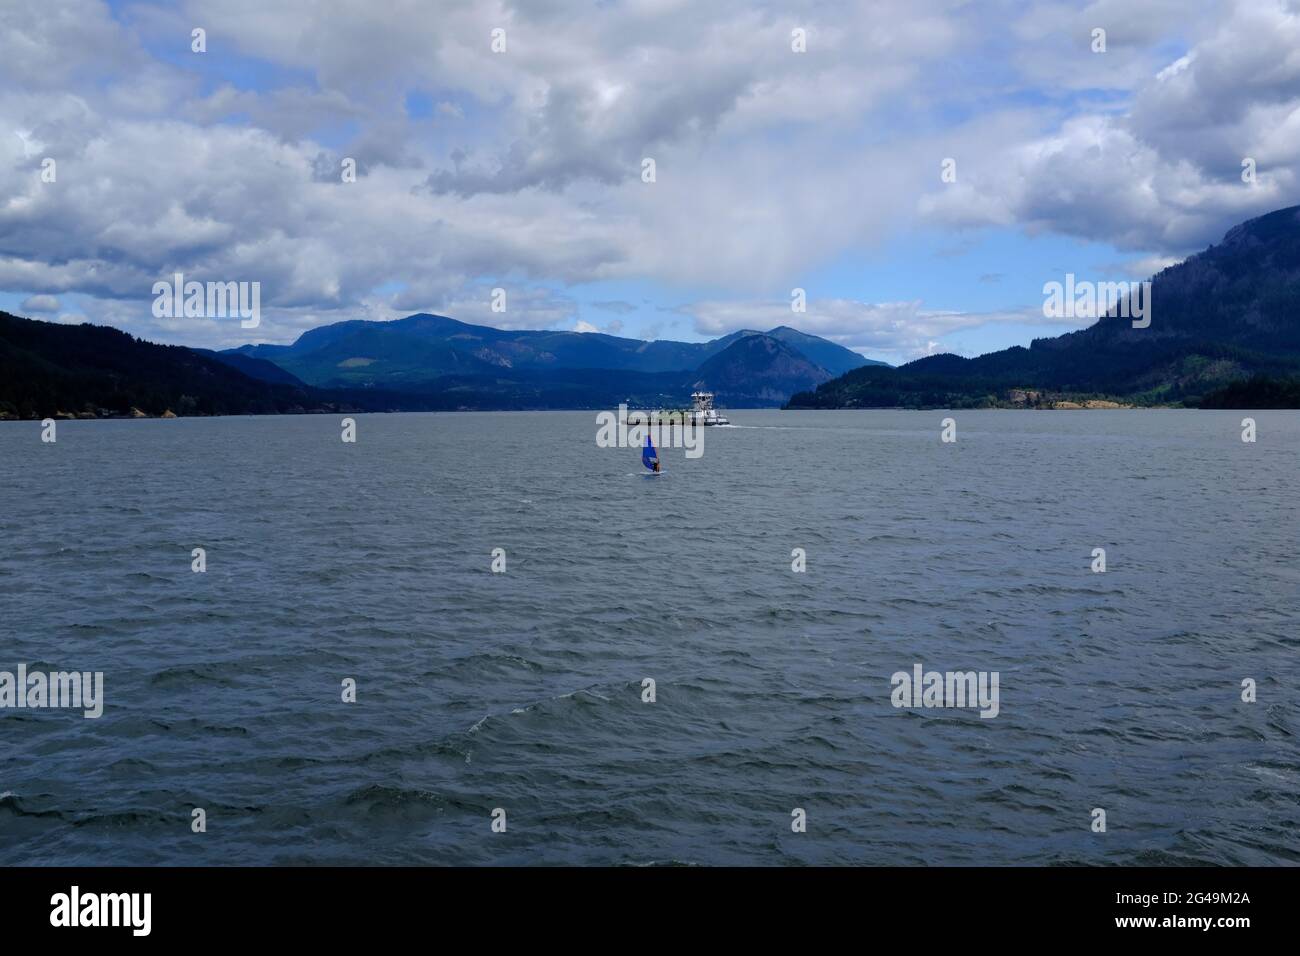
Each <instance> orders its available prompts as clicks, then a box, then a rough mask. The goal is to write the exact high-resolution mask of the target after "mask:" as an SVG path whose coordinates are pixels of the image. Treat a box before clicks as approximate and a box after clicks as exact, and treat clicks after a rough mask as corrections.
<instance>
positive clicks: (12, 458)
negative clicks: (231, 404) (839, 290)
mask: <svg viewBox="0 0 1300 956" xmlns="http://www.w3.org/2000/svg"><path fill="white" fill-rule="evenodd" d="M945 414H947V413H943V412H901V411H879V412H824V413H823V412H816V413H814V412H775V411H736V412H733V413H732V420H733V421H734V422H736V423H738V425H740V426H742V427H736V428H731V429H720V430H713V431H710V432H708V433H707V437H706V439H705V453H704V456H703V457H702V458H700V459H698V460H693V461H692V460H687V459H685V458H684V457H683V454H682V452H681V451H680V450H673V451H665V452H664V461H665V466H666V469H667V470H666V474H665V475H664V476H663V477H660V478H657V479H649V480H647V479H646V478H644V477H642V476H641V475H640V474H639V472H640V464H639V454H638V452H637V451H636V450H615V449H602V448H598V447H596V444H595V433H596V425H595V420H594V414H592V413H518V414H515V413H502V414H451V415H392V416H357V418H358V430H359V440H358V442H357V444H355V445H348V444H344V443H343V442H341V441H340V439H339V435H340V429H339V421H338V418H337V417H324V416H309V417H279V418H228V419H209V420H178V421H106V422H62V423H60V424H59V426H58V428H59V431H58V441H57V443H56V444H53V445H49V444H42V443H41V441H40V427H39V426H38V425H37V424H35V423H6V424H0V488H2V489H3V492H0V494H2V495H3V501H2V505H3V507H2V508H0V601H2V602H3V603H2V605H0V607H2V610H3V613H2V614H0V669H4V670H14V669H15V668H16V666H17V665H18V664H19V663H20V662H21V663H26V664H28V665H29V666H30V667H32V668H33V669H36V668H45V669H77V670H91V671H95V670H100V671H103V672H104V674H105V684H106V696H107V703H106V706H105V712H104V715H103V717H101V718H100V719H98V720H87V719H84V718H82V717H81V715H80V713H79V712H76V713H74V712H69V711H53V710H46V711H32V710H22V711H17V710H3V711H0V862H3V863H7V864H15V863H17V864H40V863H50V864H55V863H57V864H158V863H163V864H222V863H264V864H275V863H386V862H392V863H428V864H484V863H504V864H518V863H636V864H642V863H654V862H674V861H675V862H684V863H722V864H746V863H758V864H782V863H841V864H843V863H876V864H918V863H932V864H938V863H957V864H977V863H992V864H1004V863H1077V862H1083V863H1155V864H1162V863H1170V864H1172V863H1225V864H1226V863H1288V864H1294V863H1297V862H1300V839H1298V838H1300V748H1298V743H1300V742H1298V741H1297V736H1296V734H1297V730H1298V729H1300V722H1298V721H1297V694H1298V692H1297V686H1298V681H1297V678H1298V677H1300V666H1298V664H1297V659H1298V658H1297V655H1298V654H1300V562H1297V538H1298V535H1297V531H1298V530H1300V525H1298V523H1297V512H1296V503H1297V491H1296V476H1297V464H1298V462H1300V415H1297V414H1296V413H1293V412H1258V413H1254V417H1255V418H1256V420H1257V421H1258V426H1259V440H1258V442H1256V443H1255V444H1245V443H1243V442H1242V441H1241V440H1240V432H1241V429H1240V420H1241V418H1242V417H1243V414H1244V413H1235V412H1234V413H1228V412H1223V413H1220V412H1192V411H1187V412H1179V411H1141V412H1135V411H1125V412H1091V411H1090V412H1055V413H1031V412H959V413H956V415H955V417H956V419H957V422H958V441H957V443H956V444H955V445H946V444H942V443H941V442H940V441H939V430H940V424H939V423H940V419H941V418H943V417H944V415H945ZM195 547H203V548H206V549H207V561H208V570H207V572H206V573H205V574H195V573H193V572H192V571H191V569H190V563H191V557H190V553H191V549H193V548H195ZM1096 547H1104V548H1105V549H1106V552H1107V564H1108V571H1107V572H1106V573H1105V574H1094V573H1092V572H1091V571H1090V564H1091V562H1092V549H1093V548H1096ZM494 548H504V549H505V551H506V555H507V558H506V560H507V570H506V572H505V573H504V574H493V573H491V570H490V565H491V560H492V558H491V552H492V551H493V549H494ZM794 548H803V549H805V550H806V552H807V567H808V570H807V572H806V573H804V574H795V573H792V572H791V569H790V566H791V550H792V549H794ZM918 662H919V663H922V664H923V665H924V666H925V667H926V668H927V669H937V670H984V671H997V672H999V674H1000V695H1001V701H1000V703H1001V711H1000V713H999V715H998V716H997V717H996V718H994V719H991V720H982V719H980V718H979V716H978V715H977V713H976V712H974V711H969V710H966V711H956V710H936V709H930V710H902V709H895V708H894V707H892V706H891V703H890V689H891V688H890V675H891V674H893V673H894V672H895V671H898V670H910V669H911V667H912V665H913V664H914V663H918ZM347 677H351V678H355V680H356V681H357V686H358V699H357V702H356V703H355V704H346V703H343V702H342V700H341V692H340V683H341V681H342V680H343V679H344V678H347ZM647 677H649V678H653V679H654V680H655V681H656V683H657V701H656V702H654V703H643V702H642V680H643V679H644V678H647ZM1247 677H1249V678H1253V679H1254V680H1256V681H1257V683H1258V695H1259V700H1258V702H1257V703H1255V704H1247V703H1243V702H1242V700H1241V688H1240V684H1241V681H1242V679H1243V678H1247ZM194 807H203V808H204V809H205V810H206V811H207V817H208V832H207V833H205V834H194V833H192V832H191V831H190V811H191V809H192V808H194ZM497 807H501V808H504V809H505V810H506V813H507V826H508V828H507V831H506V832H505V833H493V832H492V830H491V816H490V814H491V812H492V810H493V809H494V808H497ZM795 807H801V808H804V809H805V810H806V812H807V817H808V832H807V833H802V834H799V833H793V832H791V827H790V822H791V810H792V808H795ZM1094 807H1102V808H1105V810H1106V812H1107V823H1108V827H1107V831H1108V832H1106V833H1105V834H1104V835H1103V834H1094V833H1092V832H1091V831H1090V826H1089V825H1090V822H1091V816H1090V811H1091V810H1092V808H1094Z"/></svg>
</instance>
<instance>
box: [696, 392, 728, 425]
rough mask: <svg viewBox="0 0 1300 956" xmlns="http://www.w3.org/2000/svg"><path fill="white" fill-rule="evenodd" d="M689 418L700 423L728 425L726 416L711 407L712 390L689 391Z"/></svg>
mask: <svg viewBox="0 0 1300 956" xmlns="http://www.w3.org/2000/svg"><path fill="white" fill-rule="evenodd" d="M691 404H692V406H693V407H692V408H691V418H693V419H694V420H695V421H697V422H699V423H700V424H701V425H730V424H731V422H730V421H728V420H727V416H725V415H723V414H721V413H720V412H719V411H718V410H717V409H716V408H714V407H713V393H712V392H692V393H691Z"/></svg>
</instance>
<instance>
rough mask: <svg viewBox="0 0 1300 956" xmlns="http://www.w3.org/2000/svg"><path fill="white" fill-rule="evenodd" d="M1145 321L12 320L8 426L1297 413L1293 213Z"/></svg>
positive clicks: (1162, 300)
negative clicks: (1031, 411) (940, 337)
mask: <svg viewBox="0 0 1300 956" xmlns="http://www.w3.org/2000/svg"><path fill="white" fill-rule="evenodd" d="M1147 305H1148V309H1149V315H1150V319H1151V321H1150V324H1149V325H1148V326H1147V327H1145V328H1135V327H1134V325H1133V323H1132V322H1131V321H1130V319H1129V318H1127V317H1125V316H1124V315H1122V314H1120V310H1119V309H1114V310H1112V311H1111V312H1110V313H1109V314H1107V315H1106V316H1104V317H1103V318H1101V319H1100V320H1099V321H1097V322H1096V323H1095V324H1093V325H1092V326H1090V327H1089V328H1086V329H1081V330H1079V331H1076V332H1070V333H1068V334H1065V335H1060V336H1056V337H1054V338H1043V339H1035V340H1034V341H1033V342H1032V343H1031V344H1030V345H1029V347H1028V348H1024V347H1019V346H1017V347H1015V348H1009V349H1003V350H1001V351H998V352H991V353H989V354H987V355H981V356H979V357H977V358H963V357H961V356H957V355H934V356H928V357H926V358H922V359H918V360H917V361H914V362H909V363H908V364H906V365H902V366H899V367H898V368H894V367H892V366H888V365H884V364H883V363H879V362H871V361H869V360H867V359H865V358H863V357H862V356H860V355H858V354H857V353H855V352H852V351H850V350H848V349H846V348H843V347H842V346H839V345H837V344H835V343H833V342H830V341H827V340H826V339H821V338H818V337H817V336H813V335H808V334H806V333H803V332H799V331H797V330H796V329H792V328H789V327H787V326H781V327H778V328H775V329H770V330H769V331H767V332H758V331H753V330H748V329H746V330H742V331H738V332H733V333H731V334H730V335H726V336H723V337H721V338H717V339H713V340H712V341H709V342H673V341H650V342H646V341H641V340H639V339H629V338H622V337H619V336H613V335H605V334H601V333H580V332H560V331H544V330H532V331H518V330H505V329H497V328H491V327H487V326H480V325H471V324H469V323H465V322H460V321H457V320H456V319H452V318H448V317H447V316H440V315H430V314H427V313H419V314H417V315H411V316H407V317H406V318H403V319H397V320H394V321H391V322H375V321H367V320H353V321H346V322H338V323H335V324H333V325H327V326H322V327H320V328H316V329H312V330H310V331H308V332H305V333H303V334H302V335H301V336H299V338H298V339H297V341H295V342H294V343H293V344H292V345H246V346H243V347H240V348H237V349H228V350H224V351H219V352H216V351H210V350H204V349H190V348H185V347H182V346H174V345H170V346H164V345H155V344H153V343H149V342H145V341H143V340H140V339H137V338H134V337H133V336H131V335H128V334H127V333H125V332H121V331H118V330H116V329H112V328H108V327H103V326H95V325H90V324H82V325H66V324H60V323H52V322H39V321H34V320H31V319H25V318H21V317H19V316H14V315H10V314H8V313H3V312H0V418H44V417H54V416H59V415H63V416H78V417H102V416H106V415H132V414H134V415H162V414H165V413H167V412H170V413H172V414H177V415H221V414H258V413H277V412H278V413H283V412H304V411H338V410H355V411H424V410H458V409H547V408H613V407H614V406H616V405H618V404H619V403H620V402H626V403H627V404H628V405H629V406H633V407H642V408H646V407H648V408H656V407H675V406H681V405H684V404H686V403H687V402H688V400H689V396H690V393H691V392H692V391H696V390H706V391H712V392H715V393H716V394H717V399H718V404H719V405H721V406H723V407H728V406H729V407H733V408H735V407H763V406H767V407H772V406H779V405H783V404H784V405H785V406H786V407H789V408H868V407H945V408H971V407H1001V406H1028V407H1058V408H1059V407H1077V406H1079V405H1114V404H1123V405H1175V406H1176V405H1183V406H1204V407H1219V408H1282V407H1287V408H1296V407H1300V206H1293V207H1289V208H1287V209H1280V210H1278V211H1276V212H1273V213H1269V214H1268V215H1265V216H1261V217H1259V218H1256V219H1251V220H1249V221H1247V222H1244V223H1242V224H1241V225H1239V226H1236V227H1234V228H1233V229H1231V230H1230V231H1229V232H1228V233H1227V234H1226V235H1225V236H1224V237H1223V240H1222V241H1221V242H1219V243H1217V244H1215V245H1212V246H1210V247H1209V248H1208V249H1206V250H1205V251H1203V252H1201V253H1198V254H1196V255H1194V256H1192V257H1190V258H1189V259H1187V260H1186V261H1184V262H1181V263H1179V264H1178V265H1174V266H1170V267H1169V268H1167V269H1164V270H1162V271H1161V272H1159V273H1158V274H1157V275H1155V276H1154V277H1153V278H1152V280H1151V292H1150V297H1149V300H1148V303H1147Z"/></svg>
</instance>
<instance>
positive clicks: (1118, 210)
mask: <svg viewBox="0 0 1300 956" xmlns="http://www.w3.org/2000/svg"><path fill="white" fill-rule="evenodd" d="M196 30H202V31H203V34H202V39H203V43H202V44H201V45H202V47H203V49H202V50H196V49H195V47H196V46H197V45H200V44H198V43H197V42H196V40H195V31H196ZM495 31H500V32H495ZM1098 31H1104V34H1101V33H1099V32H1098ZM494 47H495V49H494ZM798 47H802V49H797V48H798ZM49 160H53V167H52V169H53V175H52V176H51V175H50V174H49V172H48V171H47V170H48V169H49V168H50V167H49V164H48V162H47V161H49ZM347 160H352V161H354V163H355V169H356V176H355V177H354V179H355V181H347V180H348V177H346V176H345V175H344V168H345V163H346V161H347ZM646 160H653V164H654V169H653V172H654V175H653V178H652V181H647V178H648V177H647V175H646ZM947 161H951V162H947ZM1247 162H1249V166H1250V169H1251V170H1252V171H1253V175H1250V176H1247V175H1246V173H1245V167H1244V166H1243V163H1247ZM945 169H947V170H948V175H944V172H945ZM0 170H3V176H2V177H0V309H4V310H6V311H10V312H13V313H15V314H19V315H24V316H28V317H31V318H37V319H43V320H47V321H59V322H74V323H75V322H94V323H97V324H105V325H112V326H115V327H117V328H120V329H123V330H125V331H127V332H130V333H132V334H133V335H137V336H139V337H141V338H145V339H149V340H151V341H157V342H167V343H178V344H185V345H193V346H202V347H208V348H225V347H233V346H237V345H240V344H244V343H246V342H274V343H287V342H292V341H293V340H294V339H295V338H297V336H298V335H300V334H301V333H302V332H303V331H305V330H307V329H310V328H313V327H316V326H319V325H324V324H328V323H331V322H337V321H342V320H346V319H357V318H368V319H380V320H386V319H393V318H399V317H401V316H404V315H409V314H411V313H413V312H434V313H439V314H444V315H450V316H452V317H454V318H458V319H462V320H464V321H467V322H475V323H482V324H486V325H494V326H499V327H503V328H555V329H572V330H577V331H584V332H592V331H602V332H607V333H612V334H618V335H627V336H634V337H641V338H671V339H681V340H686V341H700V340H703V339H708V338H712V337H715V336H718V335H722V334H726V333H728V332H731V331H734V330H736V329H741V328H754V329H768V328H772V327H774V326H777V325H789V326H793V327H795V328H798V329H801V330H803V331H805V332H810V333H813V334H817V335H822V336H824V337H826V338H829V339H831V340H833V341H835V342H838V343H840V344H842V345H844V346H846V347H849V348H852V349H854V350H856V351H858V352H860V353H861V354H863V355H865V356H867V357H869V358H875V359H880V360H884V361H888V362H891V363H895V364H897V363H901V362H905V361H909V360H912V359H915V358H918V357H921V356H923V355H927V354H933V353H937V352H955V353H958V354H962V355H977V354H981V353H983V352H988V351H991V350H994V349H999V348H1004V347H1007V346H1009V345H1016V344H1022V345H1027V344H1028V343H1029V341H1030V340H1032V339H1033V338H1035V337H1041V336H1048V335H1055V334H1059V333H1061V332H1065V331H1069V330H1071V329H1073V328H1078V327H1080V326H1081V325H1087V324H1089V321H1090V320H1087V319H1069V320H1063V319H1055V318H1052V319H1048V318H1045V317H1044V315H1043V311H1044V310H1043V301H1044V289H1043V287H1044V285H1045V284H1046V283H1049V282H1064V281H1065V276H1066V275H1067V274H1068V273H1073V274H1074V275H1076V276H1077V277H1079V278H1080V279H1091V280H1094V281H1117V280H1139V279H1143V278H1147V277H1149V276H1150V275H1151V274H1152V273H1153V272H1155V271H1158V270H1159V269H1161V268H1163V267H1165V266H1167V265H1170V264H1173V263H1174V262H1177V261H1179V260H1181V259H1183V258H1185V257H1186V256H1187V255H1189V254H1191V253H1194V252H1197V251H1199V250H1201V249H1204V248H1205V247H1206V246H1207V245H1209V244H1211V243H1213V242H1217V241H1218V240H1219V239H1220V238H1221V237H1222V236H1223V234H1224V232H1226V231H1227V230H1228V229H1229V228H1231V227H1232V226H1233V225H1235V224H1236V223H1238V222H1240V221H1242V220H1244V219H1248V218H1250V217H1252V216H1255V215H1260V214H1262V213H1265V212H1268V211H1270V210H1273V209H1277V208H1281V207H1284V206H1288V205H1293V204H1295V203H1297V202H1300V182H1298V180H1297V175H1298V173H1300V5H1298V4H1297V3H1289V2H1279V0H1239V2H1238V0H1223V2H1214V3H1208V2H1200V0H1098V2H1094V3H1058V2H1051V0H1046V2H1035V3H1021V2H1009V0H1008V2H1003V0H984V2H959V0H933V2H931V0H875V2H871V3H863V2H838V0H817V2H799V0H791V2H783V3H765V2H762V0H709V2H707V3H704V2H694V3H688V2H683V0H602V2H578V0H569V2H561V0H528V2H519V3H508V2H502V0H481V2H478V0H476V2H429V0H387V2H385V0H276V2H269V0H220V2H215V0H213V2H206V0H204V2H200V0H192V2H191V0H174V2H168V3H155V2H130V0H125V2H108V3H105V2H102V0H4V2H3V3H0ZM51 180H52V181H51ZM175 273H181V274H183V275H184V276H185V278H186V280H197V281H200V282H209V281H211V282H232V281H233V282H250V283H252V282H256V283H259V289H260V297H261V319H260V324H259V325H258V326H257V327H256V328H252V329H249V328H242V327H241V325H240V322H239V320H238V319H237V318H234V319H231V318H216V317H212V318H203V317H190V318H184V317H167V316H163V317H158V316H156V315H155V314H154V308H153V306H154V299H155V296H154V292H153V289H154V284H155V283H156V282H158V281H160V280H169V279H170V278H171V276H172V275H174V274H175ZM494 289H502V290H504V291H505V296H504V306H505V308H504V311H493V308H492V303H493V290H494ZM795 289H802V290H803V291H804V297H805V298H806V310H805V311H802V312H798V311H795V310H794V309H793V308H792V297H793V290H795ZM497 301H498V304H500V303H501V299H500V298H498V300H497Z"/></svg>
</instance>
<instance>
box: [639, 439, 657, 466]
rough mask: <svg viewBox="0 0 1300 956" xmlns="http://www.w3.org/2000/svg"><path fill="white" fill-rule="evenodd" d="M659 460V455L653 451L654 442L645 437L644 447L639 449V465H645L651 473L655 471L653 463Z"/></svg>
mask: <svg viewBox="0 0 1300 956" xmlns="http://www.w3.org/2000/svg"><path fill="white" fill-rule="evenodd" d="M658 460H659V453H658V452H657V451H655V446H654V442H652V441H651V440H650V436H649V435H646V436H645V447H644V448H642V449H641V464H643V465H645V466H646V467H647V468H649V469H650V470H651V471H654V470H655V462H657V461H658Z"/></svg>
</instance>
